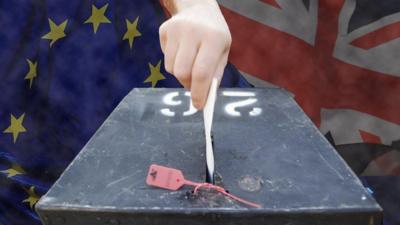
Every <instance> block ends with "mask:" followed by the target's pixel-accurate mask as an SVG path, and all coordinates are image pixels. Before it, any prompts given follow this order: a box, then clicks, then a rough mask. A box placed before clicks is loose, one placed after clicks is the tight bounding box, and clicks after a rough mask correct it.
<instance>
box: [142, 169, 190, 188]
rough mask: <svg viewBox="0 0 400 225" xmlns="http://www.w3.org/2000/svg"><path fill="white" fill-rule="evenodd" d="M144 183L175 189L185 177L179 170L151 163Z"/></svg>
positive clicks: (182, 182) (181, 183)
mask: <svg viewBox="0 0 400 225" xmlns="http://www.w3.org/2000/svg"><path fill="white" fill-rule="evenodd" d="M146 183H147V184H148V185H150V186H155V187H159V188H164V189H168V190H173V191H176V190H178V189H179V188H181V187H182V186H183V185H184V184H185V178H184V177H183V174H182V172H181V171H180V170H177V169H172V168H168V167H164V166H159V165H156V164H152V165H151V166H150V168H149V172H148V174H147V179H146Z"/></svg>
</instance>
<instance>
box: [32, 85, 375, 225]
mask: <svg viewBox="0 0 400 225" xmlns="http://www.w3.org/2000/svg"><path fill="white" fill-rule="evenodd" d="M212 133H213V146H214V158H215V171H216V173H215V183H216V185H218V186H220V187H222V188H223V189H224V190H227V192H229V193H230V194H233V195H235V196H238V197H240V198H242V199H245V200H247V201H251V202H255V203H258V204H259V205H260V206H261V207H260V208H255V207H252V206H249V205H246V204H243V203H241V202H238V201H236V200H235V199H232V198H230V197H228V196H226V195H223V194H221V193H220V192H217V191H214V190H212V189H207V188H205V189H201V190H199V191H197V192H193V187H190V186H184V187H182V188H181V189H179V190H176V191H171V190H165V189H161V188H156V187H152V186H149V185H147V183H146V177H147V175H148V170H149V166H150V165H152V164H157V165H162V166H166V167H171V168H175V169H178V170H180V171H182V173H183V175H184V176H185V178H186V179H188V180H191V181H194V182H205V179H206V159H205V148H206V147H205V145H206V144H205V134H204V122H203V113H202V112H201V111H197V110H196V109H195V108H194V107H193V106H192V104H191V101H190V93H189V92H187V91H185V90H184V89H133V90H132V91H131V92H130V93H129V94H128V95H127V96H126V97H125V98H124V99H123V100H122V101H121V103H120V104H119V105H118V106H117V107H116V108H115V110H114V111H113V112H112V113H111V114H110V116H109V117H108V118H107V119H106V120H105V121H104V123H103V124H102V126H101V127H100V128H99V129H98V130H97V132H96V133H95V134H94V135H93V137H92V138H91V139H90V140H89V142H88V143H87V144H86V145H85V146H84V148H83V149H82V150H81V152H80V153H79V154H78V155H77V156H76V158H75V159H74V160H73V162H72V163H71V164H70V165H69V166H68V168H67V169H66V170H65V171H64V173H63V174H62V175H61V177H60V178H59V180H58V181H57V182H56V183H55V184H54V185H53V187H52V188H51V189H50V190H49V191H48V193H47V194H45V195H44V196H43V197H42V198H41V199H40V201H39V202H38V203H37V205H36V211H37V212H38V214H39V216H40V218H41V220H42V222H43V224H45V225H47V224H49V225H50V224H51V225H59V224H70V225H98V224H121V225H131V224H132V225H136V224H138V225H142V224H149V225H157V224H159V225H169V224H171V225H179V224H199V225H200V224H201V225H203V224H221V225H228V224H243V225H244V224H245V225H253V224H254V225H255V224H257V225H260V224H271V225H280V224H288V225H300V224H301V225H314V224H315V225H343V224H346V225H378V224H381V221H382V209H381V208H380V206H379V205H378V204H377V203H376V202H375V200H374V199H373V197H372V196H371V195H370V194H369V193H368V192H367V191H366V189H365V188H364V187H363V186H362V184H361V182H360V181H359V180H358V178H357V177H356V175H355V174H354V173H353V172H352V171H351V170H350V168H349V167H348V166H347V165H346V163H345V162H344V161H343V159H342V158H341V157H340V156H339V155H338V154H337V152H336V151H335V150H334V148H333V147H332V146H331V145H330V144H329V142H328V141H327V140H326V139H325V138H324V136H323V135H322V134H321V133H320V132H319V131H318V129H317V127H315V126H314V125H313V123H312V122H311V121H310V119H309V118H308V117H307V116H306V115H305V114H304V112H303V111H302V110H301V108H300V107H299V106H298V105H297V104H296V102H295V101H294V99H293V98H292V97H291V95H289V94H288V93H287V92H285V91H284V90H282V89H278V88H268V89H256V88H254V89H219V90H218V93H217V100H216V104H215V112H214V122H213V125H212Z"/></svg>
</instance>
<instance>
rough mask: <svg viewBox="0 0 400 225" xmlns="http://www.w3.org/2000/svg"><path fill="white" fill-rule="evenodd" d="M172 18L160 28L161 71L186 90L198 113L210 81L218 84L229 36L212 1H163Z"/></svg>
mask: <svg viewBox="0 0 400 225" xmlns="http://www.w3.org/2000/svg"><path fill="white" fill-rule="evenodd" d="M164 5H165V6H166V8H167V9H168V10H169V11H170V13H171V14H172V17H171V18H170V19H168V20H167V21H166V22H164V23H163V24H162V25H161V26H160V44H161V49H162V51H163V53H164V58H165V69H166V70H167V71H168V72H169V73H171V74H173V75H174V76H175V77H176V78H177V79H178V80H179V82H180V83H181V84H182V85H183V86H184V87H185V88H187V89H190V91H191V96H192V101H193V105H194V106H195V107H196V108H197V109H202V108H203V107H204V104H205V102H206V100H207V96H208V91H209V88H210V84H211V81H212V79H213V78H214V77H216V78H217V79H218V81H219V82H220V81H221V79H222V75H223V72H224V69H225V66H226V63H227V60H228V54H229V49H230V45H231V41H232V38H231V34H230V32H229V28H228V25H227V24H226V21H225V19H224V17H223V15H222V13H221V11H220V9H219V7H218V4H217V2H216V1H215V0H165V1H164Z"/></svg>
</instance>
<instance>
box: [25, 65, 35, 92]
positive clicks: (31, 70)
mask: <svg viewBox="0 0 400 225" xmlns="http://www.w3.org/2000/svg"><path fill="white" fill-rule="evenodd" d="M26 61H27V62H28V65H29V71H28V73H27V74H26V76H25V80H29V88H31V87H32V83H33V79H35V77H37V62H32V61H31V60H29V59H27V60H26Z"/></svg>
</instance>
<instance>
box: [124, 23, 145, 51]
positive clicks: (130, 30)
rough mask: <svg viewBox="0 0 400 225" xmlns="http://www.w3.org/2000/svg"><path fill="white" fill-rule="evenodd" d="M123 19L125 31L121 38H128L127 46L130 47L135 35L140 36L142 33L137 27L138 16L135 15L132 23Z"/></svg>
mask: <svg viewBox="0 0 400 225" xmlns="http://www.w3.org/2000/svg"><path fill="white" fill-rule="evenodd" d="M125 20H126V33H125V34H124V37H123V38H122V40H128V41H129V47H130V48H131V49H132V47H133V41H134V40H135V37H140V36H142V34H141V33H140V32H139V31H138V29H137V25H138V21H139V17H136V19H135V21H133V23H131V22H130V21H129V20H128V19H125Z"/></svg>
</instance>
